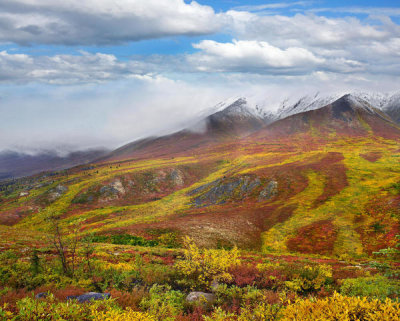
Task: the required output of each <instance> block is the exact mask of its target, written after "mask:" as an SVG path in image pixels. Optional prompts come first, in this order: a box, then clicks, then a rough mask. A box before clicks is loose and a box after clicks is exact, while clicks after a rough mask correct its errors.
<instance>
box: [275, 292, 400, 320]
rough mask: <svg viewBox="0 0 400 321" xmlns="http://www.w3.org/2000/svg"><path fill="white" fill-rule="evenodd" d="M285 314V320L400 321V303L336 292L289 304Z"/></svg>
mask: <svg viewBox="0 0 400 321" xmlns="http://www.w3.org/2000/svg"><path fill="white" fill-rule="evenodd" d="M283 315H284V316H283V319H282V320H284V321H289V320H296V321H314V320H326V321H330V320H343V321H350V320H366V321H399V320H400V303H396V302H393V301H391V300H390V299H387V300H386V301H385V302H382V301H379V300H377V299H375V300H368V299H367V298H365V297H364V298H359V297H346V296H342V295H340V294H338V293H335V294H334V295H333V296H332V297H329V298H325V299H317V300H312V299H307V300H298V301H297V302H295V303H294V304H291V305H289V306H288V307H287V308H286V309H285V310H284V312H283Z"/></svg>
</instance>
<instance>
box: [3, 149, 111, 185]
mask: <svg viewBox="0 0 400 321" xmlns="http://www.w3.org/2000/svg"><path fill="white" fill-rule="evenodd" d="M107 152H108V151H107V150H106V149H95V150H86V151H77V152H71V153H68V154H67V155H64V156H60V155H59V154H57V153H56V152H53V151H47V152H39V153H37V154H35V155H30V154H25V153H20V152H15V151H3V152H1V153H0V180H4V179H10V178H18V177H22V176H29V175H33V174H36V173H40V172H42V171H54V170H61V169H65V168H69V167H72V166H75V165H80V164H85V163H89V162H92V161H94V160H95V159H97V158H99V157H101V156H103V155H105V154H106V153H107Z"/></svg>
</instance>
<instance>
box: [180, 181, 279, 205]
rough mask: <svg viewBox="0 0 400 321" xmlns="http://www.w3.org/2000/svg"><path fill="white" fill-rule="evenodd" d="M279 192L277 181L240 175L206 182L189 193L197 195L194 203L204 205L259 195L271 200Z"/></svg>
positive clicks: (260, 197)
mask: <svg viewBox="0 0 400 321" xmlns="http://www.w3.org/2000/svg"><path fill="white" fill-rule="evenodd" d="M277 192H278V183H277V182H276V181H267V180H264V179H261V178H260V177H257V176H256V177H254V176H239V177H230V178H223V179H217V180H215V181H213V182H211V183H208V184H204V185H202V186H200V187H198V188H196V189H194V190H192V191H190V192H189V193H188V195H190V196H196V197H195V198H194V199H193V205H195V206H196V207H203V206H209V205H216V204H224V203H225V202H227V201H230V200H234V199H237V200H240V199H243V198H245V197H250V196H252V195H253V196H254V197H256V196H257V195H259V196H258V200H259V201H262V200H269V199H271V198H272V197H273V196H275V195H276V194H277Z"/></svg>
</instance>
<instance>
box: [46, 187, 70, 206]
mask: <svg viewBox="0 0 400 321" xmlns="http://www.w3.org/2000/svg"><path fill="white" fill-rule="evenodd" d="M67 191H68V187H66V186H64V185H61V184H60V185H57V186H56V187H55V188H53V189H51V190H50V191H49V197H48V199H49V201H50V202H54V201H55V200H57V199H59V198H60V197H61V196H62V195H63V194H65V193H66V192H67Z"/></svg>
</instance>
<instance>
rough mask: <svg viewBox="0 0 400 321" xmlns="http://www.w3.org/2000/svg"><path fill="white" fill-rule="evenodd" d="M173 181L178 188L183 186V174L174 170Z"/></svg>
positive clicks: (172, 173)
mask: <svg viewBox="0 0 400 321" xmlns="http://www.w3.org/2000/svg"><path fill="white" fill-rule="evenodd" d="M171 179H172V181H173V182H174V184H175V185H177V186H182V185H183V184H184V183H185V182H184V180H183V174H182V172H181V171H180V170H179V169H174V170H173V171H172V172H171Z"/></svg>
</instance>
